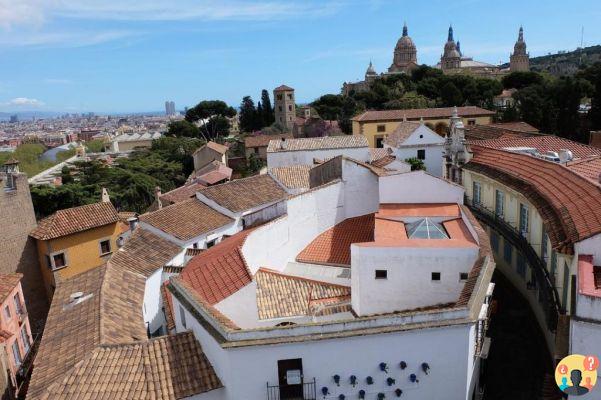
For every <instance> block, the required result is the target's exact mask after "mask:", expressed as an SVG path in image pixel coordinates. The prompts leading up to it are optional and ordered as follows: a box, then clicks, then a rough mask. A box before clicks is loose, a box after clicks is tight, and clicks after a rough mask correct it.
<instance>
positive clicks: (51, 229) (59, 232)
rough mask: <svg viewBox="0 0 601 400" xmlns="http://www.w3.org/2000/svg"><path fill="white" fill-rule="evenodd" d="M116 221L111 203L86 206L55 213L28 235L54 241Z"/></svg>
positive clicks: (115, 211)
mask: <svg viewBox="0 0 601 400" xmlns="http://www.w3.org/2000/svg"><path fill="white" fill-rule="evenodd" d="M118 221H119V214H118V213H117V210H115V207H113V205H112V204H111V203H109V202H106V203H104V202H102V203H95V204H88V205H85V206H79V207H74V208H67V209H65V210H59V211H57V212H55V213H54V214H52V215H51V216H49V217H47V218H44V219H43V220H41V221H39V222H38V226H37V228H35V229H34V230H33V231H32V232H31V233H30V235H31V236H32V237H34V238H36V239H39V240H48V239H55V238H58V237H62V236H67V235H71V234H73V233H77V232H82V231H85V230H88V229H92V228H96V227H99V226H104V225H108V224H114V223H115V222H118Z"/></svg>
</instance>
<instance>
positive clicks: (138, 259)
mask: <svg viewBox="0 0 601 400" xmlns="http://www.w3.org/2000/svg"><path fill="white" fill-rule="evenodd" d="M180 251H181V249H180V247H179V246H178V245H176V244H174V243H172V242H170V241H168V240H167V239H163V238H162V237H160V236H158V235H155V234H154V233H152V232H150V231H148V230H146V229H144V228H141V227H138V228H136V230H134V232H133V233H132V235H131V237H130V238H129V239H128V240H127V241H126V242H125V245H124V246H123V247H122V248H120V249H119V250H117V251H116V252H115V253H113V256H112V258H111V264H113V266H115V267H117V268H120V269H124V270H129V271H132V272H137V273H139V274H142V275H144V276H146V277H148V276H150V275H152V274H153V273H154V272H155V271H156V270H157V269H159V268H162V267H163V266H164V265H165V264H166V263H168V262H169V261H170V260H171V259H172V258H173V257H175V256H176V255H178V254H179V253H180Z"/></svg>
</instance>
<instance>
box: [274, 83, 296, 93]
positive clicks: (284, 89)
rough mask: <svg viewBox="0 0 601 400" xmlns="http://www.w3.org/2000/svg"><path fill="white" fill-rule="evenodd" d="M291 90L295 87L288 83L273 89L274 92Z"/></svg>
mask: <svg viewBox="0 0 601 400" xmlns="http://www.w3.org/2000/svg"><path fill="white" fill-rule="evenodd" d="M289 90H294V89H292V88H291V87H290V86H286V85H280V86H278V87H277V88H275V89H273V91H274V92H281V91H289Z"/></svg>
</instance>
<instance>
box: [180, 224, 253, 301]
mask: <svg viewBox="0 0 601 400" xmlns="http://www.w3.org/2000/svg"><path fill="white" fill-rule="evenodd" d="M250 232H252V229H248V230H244V231H242V232H239V233H237V234H236V235H234V236H231V237H229V238H227V239H225V240H223V241H222V242H220V243H218V244H216V245H215V246H213V247H211V248H210V249H207V250H206V251H204V252H202V253H201V254H199V255H197V256H196V257H194V258H193V259H191V260H190V261H189V262H188V264H187V265H186V267H185V268H184V270H183V271H182V273H181V274H180V275H179V278H180V279H181V280H182V281H184V282H187V283H188V284H189V285H190V286H191V287H192V288H193V289H194V290H195V291H196V292H197V293H198V295H199V296H200V297H202V298H203V299H204V300H205V301H207V302H208V303H209V304H210V305H215V304H217V303H219V302H220V301H221V300H223V299H225V298H226V297H228V296H230V295H232V294H233V293H235V292H237V291H238V290H240V289H242V288H243V287H244V286H246V285H248V284H249V283H250V282H251V275H250V272H249V270H248V266H247V264H246V261H245V260H244V256H243V255H242V250H241V247H242V245H243V244H244V241H245V240H246V237H247V236H248V234H249V233H250Z"/></svg>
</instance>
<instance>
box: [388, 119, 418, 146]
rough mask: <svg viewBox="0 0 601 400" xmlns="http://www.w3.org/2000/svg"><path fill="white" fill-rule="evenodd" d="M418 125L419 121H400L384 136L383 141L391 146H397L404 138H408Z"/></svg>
mask: <svg viewBox="0 0 601 400" xmlns="http://www.w3.org/2000/svg"><path fill="white" fill-rule="evenodd" d="M420 126H421V123H419V122H411V121H402V122H401V123H399V126H397V127H396V128H395V129H394V131H392V132H391V133H390V134H389V135H388V136H387V137H386V139H385V140H384V143H386V144H387V145H389V146H392V147H399V146H400V145H402V144H403V143H405V140H407V139H409V137H410V136H411V134H412V133H413V132H415V130H416V129H417V128H419V127H420Z"/></svg>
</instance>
